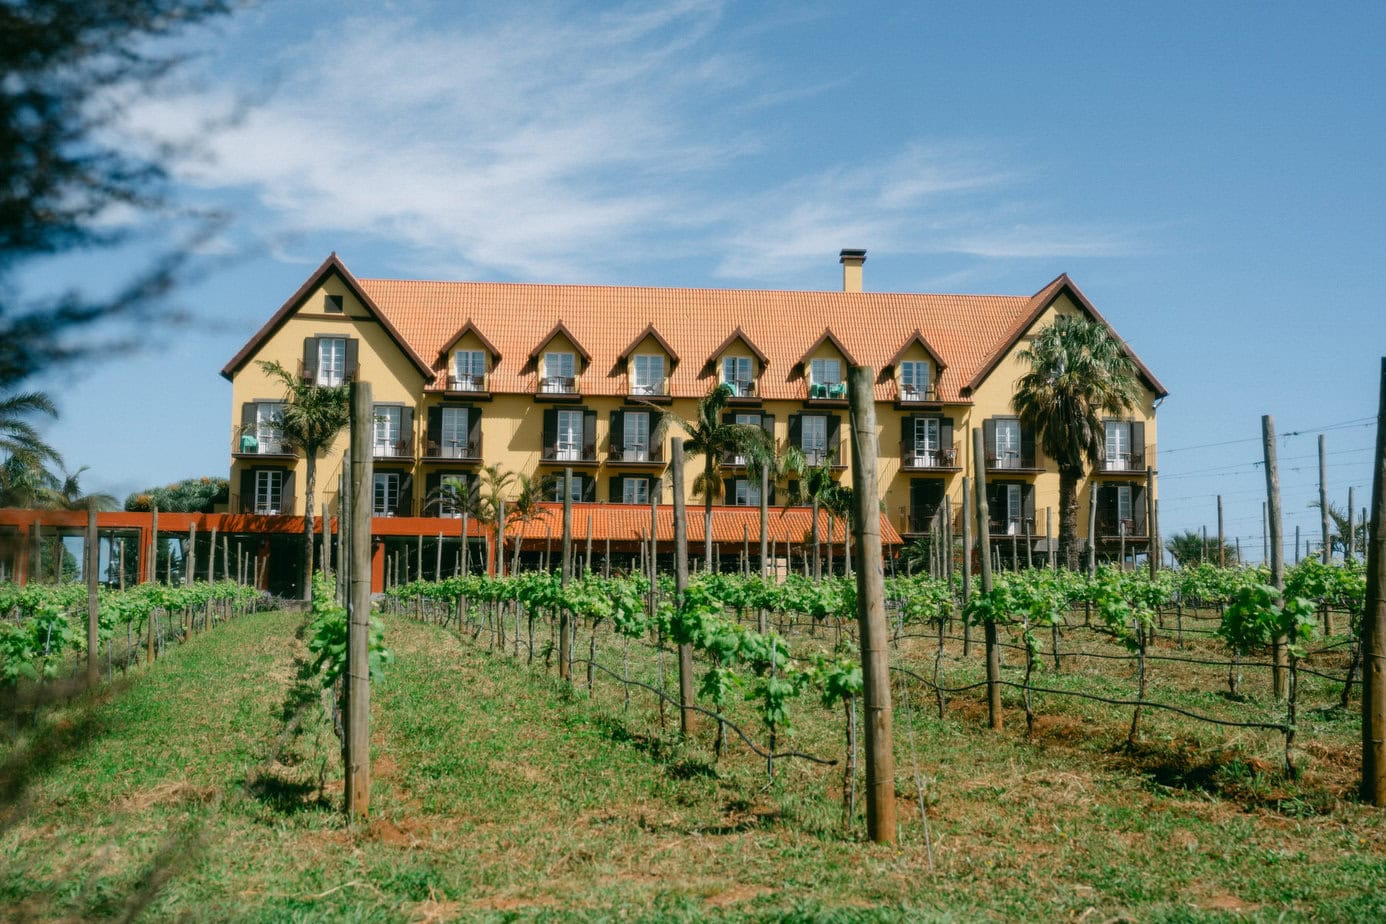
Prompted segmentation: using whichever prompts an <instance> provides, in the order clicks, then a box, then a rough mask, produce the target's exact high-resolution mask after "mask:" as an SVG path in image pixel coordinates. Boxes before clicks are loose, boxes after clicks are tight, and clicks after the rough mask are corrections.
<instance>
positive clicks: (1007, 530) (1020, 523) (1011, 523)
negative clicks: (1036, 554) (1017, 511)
mask: <svg viewBox="0 0 1386 924" xmlns="http://www.w3.org/2000/svg"><path fill="white" fill-rule="evenodd" d="M988 523H989V526H988V529H989V531H990V532H991V537H992V538H993V539H1000V538H1002V537H1010V536H1015V537H1017V538H1022V537H1025V536H1030V537H1031V538H1033V537H1034V535H1035V521H1034V520H1029V519H1025V518H1023V517H992V518H991V519H990V520H989V521H988Z"/></svg>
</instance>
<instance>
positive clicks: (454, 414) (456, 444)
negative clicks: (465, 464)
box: [438, 407, 472, 459]
mask: <svg viewBox="0 0 1386 924" xmlns="http://www.w3.org/2000/svg"><path fill="white" fill-rule="evenodd" d="M441 410H442V413H441V414H440V415H439V421H438V441H439V443H440V444H441V445H439V447H438V453H439V455H441V456H443V457H444V458H448V459H465V458H466V457H467V436H468V433H469V431H470V426H471V412H472V409H471V408H467V407H443V408H442V409H441ZM459 421H460V423H461V425H460V427H459V425H458V424H459Z"/></svg>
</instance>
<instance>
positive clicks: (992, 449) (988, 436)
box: [982, 417, 996, 464]
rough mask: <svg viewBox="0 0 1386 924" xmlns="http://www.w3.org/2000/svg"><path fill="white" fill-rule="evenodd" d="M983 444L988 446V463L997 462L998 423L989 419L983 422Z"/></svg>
mask: <svg viewBox="0 0 1386 924" xmlns="http://www.w3.org/2000/svg"><path fill="white" fill-rule="evenodd" d="M982 442H983V443H985V444H986V449H985V452H986V454H987V455H986V462H987V463H988V464H990V463H993V462H995V461H996V421H995V420H993V419H992V418H990V417H988V418H987V419H986V420H984V421H982Z"/></svg>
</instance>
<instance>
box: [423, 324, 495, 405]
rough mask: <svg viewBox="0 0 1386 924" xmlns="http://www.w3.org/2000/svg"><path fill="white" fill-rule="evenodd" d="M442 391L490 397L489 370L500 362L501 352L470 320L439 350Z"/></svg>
mask: <svg viewBox="0 0 1386 924" xmlns="http://www.w3.org/2000/svg"><path fill="white" fill-rule="evenodd" d="M438 361H439V363H440V364H442V366H443V369H444V378H445V382H444V385H443V387H444V390H445V391H447V392H448V393H449V394H458V395H464V396H477V397H485V396H489V395H490V393H491V370H492V369H494V368H495V367H496V364H497V363H499V362H500V361H501V354H500V350H497V349H496V347H495V346H494V345H493V344H492V343H491V341H490V340H488V339H486V336H485V335H484V334H483V333H482V332H481V331H480V330H479V329H478V328H477V327H476V325H475V324H473V323H472V322H471V321H470V320H469V321H467V323H466V324H464V325H462V329H461V330H459V331H458V332H457V333H456V334H455V335H454V336H453V338H452V340H451V341H449V342H448V343H447V345H445V346H444V347H443V348H442V349H441V350H439V351H438Z"/></svg>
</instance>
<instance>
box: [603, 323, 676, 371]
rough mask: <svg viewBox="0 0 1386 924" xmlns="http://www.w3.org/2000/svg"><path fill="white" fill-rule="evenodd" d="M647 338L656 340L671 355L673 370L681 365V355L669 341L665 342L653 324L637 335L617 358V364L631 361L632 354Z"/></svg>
mask: <svg viewBox="0 0 1386 924" xmlns="http://www.w3.org/2000/svg"><path fill="white" fill-rule="evenodd" d="M646 337H653V338H654V339H655V343H658V344H659V345H660V347H661V348H662V349H663V350H664V352H665V353H668V354H669V360H670V362H669V366H670V368H673V367H674V366H677V365H678V364H679V354H677V353H675V352H674V348H673V347H671V346H670V345H669V341H668V340H665V339H664V337H663V336H661V335H660V333H659V331H658V330H656V329H655V326H654V324H652V323H651V324H648V325H646V326H645V329H644V330H642V331H641V332H640V333H639V334H637V335H636V337H635V339H634V340H632V341H631V342H630V346H628V347H626V348H625V349H624V350H623V351H621V355H620V356H617V357H616V360H617V362H625V361H626V360H627V359H629V358H630V354H632V353H634V352H635V348H636V347H638V346H640V344H641V343H643V342H644V340H645V338H646Z"/></svg>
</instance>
